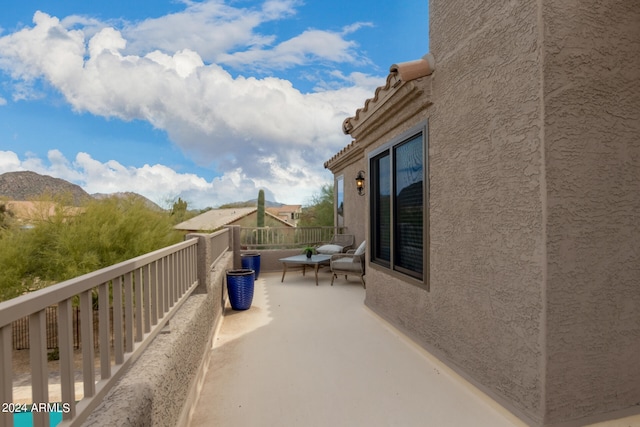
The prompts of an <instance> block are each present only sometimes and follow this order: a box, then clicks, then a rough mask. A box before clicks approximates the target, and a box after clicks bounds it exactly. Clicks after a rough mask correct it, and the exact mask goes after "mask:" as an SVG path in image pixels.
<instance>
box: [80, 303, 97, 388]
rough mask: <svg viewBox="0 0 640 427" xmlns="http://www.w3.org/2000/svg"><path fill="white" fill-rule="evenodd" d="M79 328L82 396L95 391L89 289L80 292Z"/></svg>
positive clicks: (91, 308) (91, 313)
mask: <svg viewBox="0 0 640 427" xmlns="http://www.w3.org/2000/svg"><path fill="white" fill-rule="evenodd" d="M80 329H81V343H82V344H81V347H82V381H83V383H84V397H92V396H93V395H94V394H95V393H96V383H95V377H96V375H95V370H96V368H95V362H94V351H93V304H92V298H91V290H88V291H84V292H82V293H81V294H80Z"/></svg>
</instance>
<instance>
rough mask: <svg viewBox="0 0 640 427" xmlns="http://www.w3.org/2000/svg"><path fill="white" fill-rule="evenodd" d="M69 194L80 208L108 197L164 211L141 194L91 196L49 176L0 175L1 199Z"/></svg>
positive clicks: (25, 173) (74, 185)
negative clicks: (90, 201) (134, 201)
mask: <svg viewBox="0 0 640 427" xmlns="http://www.w3.org/2000/svg"><path fill="white" fill-rule="evenodd" d="M67 194H69V195H70V196H71V198H72V200H73V204H74V205H75V206H80V205H81V204H82V203H83V202H86V201H87V200H91V199H92V198H95V199H104V198H107V197H121V198H124V197H135V198H136V199H139V200H142V201H143V202H144V204H145V205H147V206H148V207H149V208H151V209H157V210H162V208H161V207H160V206H158V205H157V204H155V203H153V202H152V201H151V200H149V199H147V198H146V197H144V196H141V195H140V194H137V193H133V192H124V193H113V194H100V193H96V194H89V193H87V192H86V191H84V190H83V189H82V188H80V186H78V185H76V184H72V183H70V182H68V181H65V180H64V179H59V178H53V177H51V176H48V175H40V174H38V173H35V172H31V171H22V172H7V173H3V174H2V175H0V199H7V200H13V201H31V200H38V199H39V198H41V197H42V196H51V197H54V196H58V195H67Z"/></svg>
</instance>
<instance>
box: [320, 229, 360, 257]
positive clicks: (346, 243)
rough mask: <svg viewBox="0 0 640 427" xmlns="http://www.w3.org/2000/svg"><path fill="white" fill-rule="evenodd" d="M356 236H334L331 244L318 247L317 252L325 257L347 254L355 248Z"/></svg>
mask: <svg viewBox="0 0 640 427" xmlns="http://www.w3.org/2000/svg"><path fill="white" fill-rule="evenodd" d="M355 241H356V236H354V235H353V234H334V235H333V237H332V238H331V242H329V243H328V244H326V245H322V246H318V247H317V248H316V252H317V253H319V254H324V255H333V254H337V253H343V252H347V251H348V250H349V249H351V248H352V247H353V244H354V243H355Z"/></svg>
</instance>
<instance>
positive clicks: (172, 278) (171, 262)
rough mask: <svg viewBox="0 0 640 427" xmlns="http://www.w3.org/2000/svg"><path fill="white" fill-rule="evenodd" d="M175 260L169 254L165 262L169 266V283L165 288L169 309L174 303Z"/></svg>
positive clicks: (174, 257) (173, 256) (174, 256)
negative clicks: (167, 290)
mask: <svg viewBox="0 0 640 427" xmlns="http://www.w3.org/2000/svg"><path fill="white" fill-rule="evenodd" d="M175 259H176V254H171V255H169V256H168V257H167V261H168V266H169V283H168V284H167V287H168V288H169V307H173V303H175V302H176V299H175V298H176V289H175V286H176V278H175V276H174V274H175V264H174V262H175Z"/></svg>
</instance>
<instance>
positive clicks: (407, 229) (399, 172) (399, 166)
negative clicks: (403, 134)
mask: <svg viewBox="0 0 640 427" xmlns="http://www.w3.org/2000/svg"><path fill="white" fill-rule="evenodd" d="M393 160H394V161H393V165H394V174H393V182H394V196H395V197H394V235H393V240H394V266H395V268H396V269H397V270H400V271H404V272H406V273H408V274H411V275H414V276H417V277H420V278H421V277H422V263H423V218H424V203H423V201H424V198H423V180H424V172H423V166H422V163H423V152H422V135H417V136H416V137H414V138H413V139H410V140H408V141H406V142H403V143H402V144H400V145H398V146H396V147H395V148H394V157H393Z"/></svg>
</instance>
